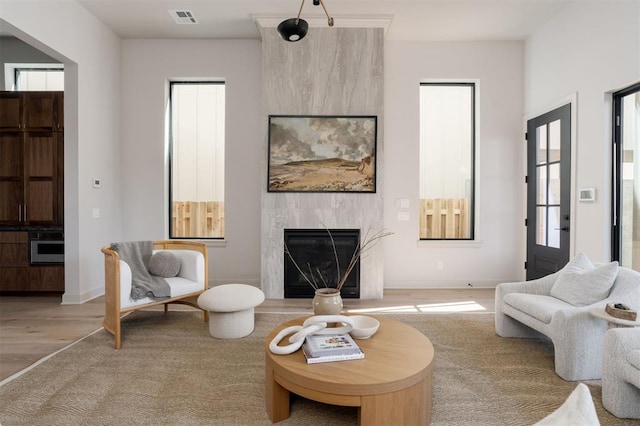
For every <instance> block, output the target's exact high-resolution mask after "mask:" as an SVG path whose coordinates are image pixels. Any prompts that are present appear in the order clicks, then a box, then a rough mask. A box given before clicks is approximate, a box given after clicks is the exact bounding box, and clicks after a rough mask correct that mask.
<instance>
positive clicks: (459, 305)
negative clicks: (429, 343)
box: [348, 301, 487, 314]
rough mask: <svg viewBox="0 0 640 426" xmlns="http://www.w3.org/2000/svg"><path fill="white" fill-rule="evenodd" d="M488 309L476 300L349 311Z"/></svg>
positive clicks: (458, 310) (472, 310)
mask: <svg viewBox="0 0 640 426" xmlns="http://www.w3.org/2000/svg"><path fill="white" fill-rule="evenodd" d="M486 310H487V309H486V308H485V307H484V306H482V305H480V304H479V303H477V302H474V301H468V302H449V303H430V304H421V305H402V306H383V307H378V308H362V309H349V310H348V312H349V313H354V314H355V313H359V314H363V313H376V312H377V313H408V312H415V313H447V312H452V313H453V312H456V313H460V312H478V311H486Z"/></svg>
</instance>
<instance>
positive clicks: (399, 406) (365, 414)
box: [358, 377, 431, 425]
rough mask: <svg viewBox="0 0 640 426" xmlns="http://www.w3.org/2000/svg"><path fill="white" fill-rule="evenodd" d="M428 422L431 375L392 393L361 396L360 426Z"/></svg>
mask: <svg viewBox="0 0 640 426" xmlns="http://www.w3.org/2000/svg"><path fill="white" fill-rule="evenodd" d="M430 422H431V377H426V378H425V379H423V380H422V381H420V382H418V383H416V384H415V385H413V386H411V387H409V388H406V389H402V390H399V391H397V392H393V393H387V394H381V395H367V396H363V397H362V405H361V407H360V410H359V412H358V423H359V424H360V425H393V424H397V425H428V424H429V423H430Z"/></svg>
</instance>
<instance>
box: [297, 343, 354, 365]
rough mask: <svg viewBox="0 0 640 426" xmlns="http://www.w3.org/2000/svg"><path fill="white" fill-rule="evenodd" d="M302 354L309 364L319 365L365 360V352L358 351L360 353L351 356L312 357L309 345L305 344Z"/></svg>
mask: <svg viewBox="0 0 640 426" xmlns="http://www.w3.org/2000/svg"><path fill="white" fill-rule="evenodd" d="M302 353H303V354H304V357H305V358H306V360H307V364H318V363H321V362H335V361H348V360H352V359H363V358H364V352H362V351H361V350H360V349H358V352H353V353H350V354H341V355H340V354H339V355H326V354H325V355H320V356H315V357H314V356H311V354H310V353H309V345H308V344H307V342H305V343H304V344H303V345H302Z"/></svg>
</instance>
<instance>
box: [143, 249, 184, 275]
mask: <svg viewBox="0 0 640 426" xmlns="http://www.w3.org/2000/svg"><path fill="white" fill-rule="evenodd" d="M178 272H180V259H179V258H178V256H176V255H175V254H173V253H171V252H170V251H158V252H156V253H154V254H153V255H152V256H151V258H150V259H149V273H151V275H157V276H159V277H163V278H170V277H175V276H176V275H178Z"/></svg>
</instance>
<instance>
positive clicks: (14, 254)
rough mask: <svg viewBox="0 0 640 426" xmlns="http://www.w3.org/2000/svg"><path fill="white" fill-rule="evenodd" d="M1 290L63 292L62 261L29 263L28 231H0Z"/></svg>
mask: <svg viewBox="0 0 640 426" xmlns="http://www.w3.org/2000/svg"><path fill="white" fill-rule="evenodd" d="M0 292H20V293H24V292H56V293H63V292H64V265H46V264H45V265H30V264H29V236H28V233H27V232H11V231H9V232H0Z"/></svg>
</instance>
